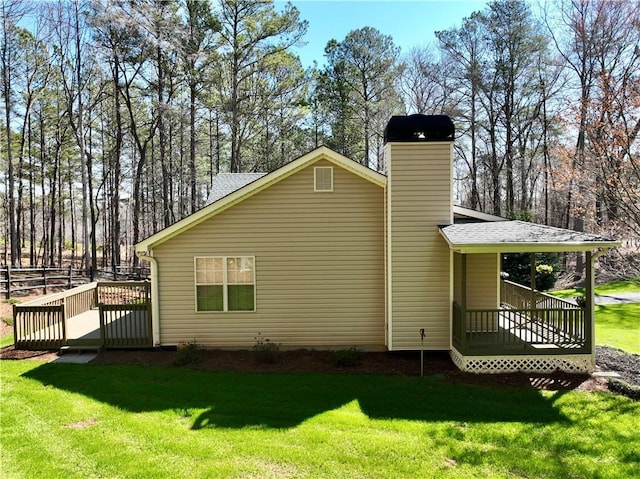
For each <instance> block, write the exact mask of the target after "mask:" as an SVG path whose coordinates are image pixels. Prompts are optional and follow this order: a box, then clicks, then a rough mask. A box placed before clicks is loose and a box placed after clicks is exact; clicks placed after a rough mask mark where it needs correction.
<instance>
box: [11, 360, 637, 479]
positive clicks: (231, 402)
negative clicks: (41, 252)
mask: <svg viewBox="0 0 640 479" xmlns="http://www.w3.org/2000/svg"><path fill="white" fill-rule="evenodd" d="M0 368H1V370H0V373H1V379H2V390H1V396H0V400H1V402H0V406H1V412H2V414H1V415H0V426H1V430H0V433H1V436H0V437H1V438H2V455H1V457H2V464H1V469H2V477H7V478H34V477H38V478H61V477H64V478H83V479H84V478H89V477H91V478H172V479H173V478H227V477H233V478H323V477H326V478H352V477H358V478H409V477H420V478H429V477H437V478H477V477H487V478H525V477H526V478H547V479H548V478H569V477H570V478H612V479H613V478H615V479H621V478H637V477H640V434H638V431H639V430H640V403H638V402H633V401H631V400H629V399H627V398H624V397H621V396H615V395H611V394H606V393H586V392H566V391H564V392H539V391H537V390H535V389H532V388H524V387H503V388H499V389H491V388H487V387H472V386H463V385H455V384H451V383H449V382H448V381H447V380H445V379H439V378H436V377H433V378H419V377H403V376H383V375H349V374H257V373H256V374H249V373H219V372H218V373H214V372H202V371H193V370H189V369H182V368H160V367H144V366H134V365H124V366H123V365H100V364H82V365H77V364H43V363H40V362H34V361H16V362H12V361H2V362H0Z"/></svg>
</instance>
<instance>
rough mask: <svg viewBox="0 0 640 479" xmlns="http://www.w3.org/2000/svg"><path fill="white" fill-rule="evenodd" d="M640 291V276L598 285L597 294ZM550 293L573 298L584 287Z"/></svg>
mask: <svg viewBox="0 0 640 479" xmlns="http://www.w3.org/2000/svg"><path fill="white" fill-rule="evenodd" d="M639 291H640V278H636V279H628V280H624V281H613V282H611V283H607V284H602V285H599V286H596V290H595V293H596V294H601V295H605V294H609V295H611V294H616V293H635V292H639ZM549 293H550V294H553V295H554V296H557V297H559V298H573V297H574V296H578V295H582V294H584V288H571V289H562V290H558V291H549Z"/></svg>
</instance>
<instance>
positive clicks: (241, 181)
mask: <svg viewBox="0 0 640 479" xmlns="http://www.w3.org/2000/svg"><path fill="white" fill-rule="evenodd" d="M266 174H267V173H218V174H217V175H216V176H214V177H213V179H212V180H211V192H210V193H209V196H208V197H207V204H208V205H209V204H211V203H214V202H215V201H218V200H219V199H220V198H224V197H225V196H227V195H229V194H231V193H233V192H234V191H236V190H239V189H240V188H242V187H243V186H246V185H248V184H249V183H253V182H254V181H256V180H259V179H260V178H262V177H263V176H264V175H266Z"/></svg>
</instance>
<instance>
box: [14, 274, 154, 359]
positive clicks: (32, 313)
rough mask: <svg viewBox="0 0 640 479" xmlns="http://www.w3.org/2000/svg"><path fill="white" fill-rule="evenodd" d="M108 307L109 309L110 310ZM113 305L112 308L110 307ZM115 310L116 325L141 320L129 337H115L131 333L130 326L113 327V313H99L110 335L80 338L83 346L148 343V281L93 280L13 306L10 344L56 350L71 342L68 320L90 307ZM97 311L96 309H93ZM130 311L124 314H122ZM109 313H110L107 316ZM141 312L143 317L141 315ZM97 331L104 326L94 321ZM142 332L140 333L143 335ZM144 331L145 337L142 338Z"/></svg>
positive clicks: (17, 347) (24, 347) (149, 330)
mask: <svg viewBox="0 0 640 479" xmlns="http://www.w3.org/2000/svg"><path fill="white" fill-rule="evenodd" d="M110 308H111V309H110ZM114 308H115V309H114ZM99 309H100V310H101V309H106V310H107V311H116V310H117V311H119V312H120V313H121V314H120V318H119V319H120V322H119V324H120V325H123V324H125V323H126V322H127V321H128V322H129V323H131V324H133V323H134V322H138V323H142V326H140V327H139V330H138V331H137V333H136V337H135V338H136V339H135V341H133V339H134V338H133V337H119V336H118V334H120V333H121V332H122V333H123V334H124V333H127V332H133V329H132V326H127V327H126V328H124V326H123V328H124V329H117V330H114V329H113V327H112V326H110V324H111V323H113V322H114V321H115V320H114V319H113V313H109V312H107V313H105V314H100V320H101V324H102V325H103V326H104V325H105V324H106V325H107V329H108V331H110V332H111V334H110V335H109V336H108V338H109V340H108V341H107V340H106V338H107V336H105V334H100V336H99V339H97V340H83V341H82V344H83V345H89V344H91V345H93V343H96V344H95V345H96V346H105V345H106V343H108V344H109V345H110V346H113V347H119V346H123V347H126V346H130V345H134V344H135V345H140V346H141V347H142V346H147V345H150V344H151V311H150V285H149V283H148V282H133V281H131V282H126V281H124V282H94V283H88V284H86V285H82V286H79V287H77V288H73V289H70V290H68V291H64V292H61V293H56V294H52V295H49V296H45V297H43V298H39V299H36V300H33V301H29V302H28V303H23V304H16V305H14V307H13V327H14V343H15V347H16V349H56V348H59V347H61V346H64V345H67V344H73V341H77V338H70V337H69V334H68V331H69V328H68V321H69V320H71V319H72V318H76V317H78V316H80V315H81V314H82V313H86V312H88V311H91V310H99ZM96 312H97V311H96ZM127 312H129V313H131V314H130V315H127V314H126V313H127ZM110 314H111V316H110ZM143 314H144V318H142V316H141V315H143ZM96 328H100V332H101V333H105V332H106V331H107V329H105V328H103V327H100V326H99V324H96ZM143 333H144V334H143ZM145 334H146V337H143V336H144V335H145Z"/></svg>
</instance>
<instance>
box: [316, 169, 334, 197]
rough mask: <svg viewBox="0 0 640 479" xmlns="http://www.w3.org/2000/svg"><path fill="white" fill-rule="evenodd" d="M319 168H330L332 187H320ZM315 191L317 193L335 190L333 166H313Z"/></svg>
mask: <svg viewBox="0 0 640 479" xmlns="http://www.w3.org/2000/svg"><path fill="white" fill-rule="evenodd" d="M318 170H329V171H330V172H331V187H330V188H320V189H319V188H318ZM313 191H315V192H316V193H332V192H333V166H315V167H314V168H313Z"/></svg>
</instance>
